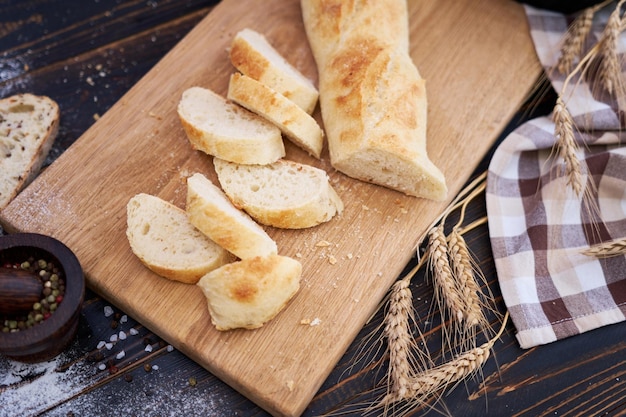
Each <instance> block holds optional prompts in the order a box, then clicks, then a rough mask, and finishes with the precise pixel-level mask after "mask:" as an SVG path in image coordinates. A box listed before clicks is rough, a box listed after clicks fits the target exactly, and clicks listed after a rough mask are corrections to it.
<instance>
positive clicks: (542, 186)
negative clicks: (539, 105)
mask: <svg viewBox="0 0 626 417" xmlns="http://www.w3.org/2000/svg"><path fill="white" fill-rule="evenodd" d="M608 14H609V13H608V12H606V13H605V12H602V13H599V14H598V15H596V18H595V20H594V35H592V37H590V39H589V42H588V45H587V46H591V45H593V44H595V43H596V42H597V40H598V39H599V34H600V33H601V31H602V29H603V28H604V26H605V24H606V21H607V20H608ZM526 16H527V19H528V21H529V23H530V28H531V35H532V38H533V41H534V43H535V49H536V51H537V55H538V56H539V59H540V61H541V63H542V64H543V66H544V68H545V72H546V74H547V75H548V76H549V78H550V81H551V82H552V85H553V87H554V88H555V90H556V91H557V92H559V91H561V88H562V86H563V80H564V76H562V75H560V74H558V73H557V71H553V70H552V69H551V68H552V67H553V66H554V65H555V63H556V62H557V58H558V55H559V52H558V51H559V46H560V45H559V43H560V41H561V39H562V36H563V35H564V33H565V31H566V29H567V25H568V23H570V22H571V17H572V16H564V15H561V14H558V13H554V12H548V11H544V10H539V9H535V8H531V7H528V6H527V7H526ZM620 41H622V45H621V46H620V52H624V51H626V39H621V40H620ZM625 79H626V78H625ZM574 83H576V81H574ZM592 84H593V83H592V81H590V80H587V81H586V82H585V81H580V83H579V84H577V85H576V87H575V89H574V90H573V91H574V93H573V95H572V96H571V97H570V96H569V95H568V96H567V97H566V98H565V100H566V103H567V108H568V110H569V112H570V113H571V114H572V116H573V118H574V123H575V125H576V127H577V129H578V132H577V133H576V140H577V141H578V143H579V144H580V152H579V159H584V160H585V161H586V164H583V165H586V166H585V167H584V168H583V169H584V171H583V178H584V181H587V182H588V183H589V184H593V186H594V187H595V188H596V192H594V193H593V195H592V197H591V199H583V198H582V196H581V197H578V196H577V195H576V194H575V193H574V192H573V191H572V190H571V188H570V187H568V186H567V179H566V178H565V176H564V175H563V174H562V170H563V165H562V161H561V160H559V159H558V158H557V157H556V156H555V155H554V153H553V152H552V147H553V145H554V143H555V136H554V123H553V122H552V119H551V117H540V118H537V119H534V120H531V121H528V122H526V123H525V124H523V125H522V126H520V127H519V128H518V129H516V130H515V131H513V132H512V133H511V134H510V135H508V136H507V137H506V138H505V140H504V141H503V142H502V144H501V145H500V146H498V148H497V149H496V151H495V153H494V156H493V159H492V161H491V163H490V166H489V172H488V178H487V196H486V199H487V214H488V218H489V232H490V236H491V243H492V248H493V256H494V259H495V263H496V271H497V274H498V280H499V283H500V286H501V289H502V294H503V297H504V301H505V303H506V305H507V308H508V310H509V312H510V315H511V319H512V320H513V323H514V325H515V327H516V330H517V339H518V342H519V344H520V346H521V347H522V348H529V347H533V346H537V345H541V344H546V343H550V342H554V341H556V340H559V339H563V338H566V337H569V336H573V335H576V334H580V333H583V332H586V331H589V330H592V329H595V328H598V327H601V326H605V325H609V324H614V323H617V322H620V321H623V320H624V319H625V315H626V257H625V256H616V257H611V258H606V259H598V258H596V257H592V256H587V255H584V254H582V253H581V250H583V249H585V248H588V247H589V246H590V245H592V244H595V243H599V242H604V241H610V240H612V239H617V238H622V237H625V236H626V147H621V146H620V143H626V134H624V133H621V132H620V131H619V130H620V128H623V127H624V125H623V120H622V122H620V117H619V112H618V111H617V105H616V103H614V102H612V101H611V100H610V99H609V98H608V96H607V95H606V93H604V95H602V96H601V95H600V93H601V91H600V90H601V88H595V89H594V88H591V85H592ZM570 85H572V84H570ZM568 91H572V89H571V88H570V89H569V90H568ZM624 100H625V101H626V97H624ZM589 201H590V202H591V204H588V203H587V202H589ZM622 330H623V329H622Z"/></svg>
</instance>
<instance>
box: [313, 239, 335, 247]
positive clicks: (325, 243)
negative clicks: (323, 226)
mask: <svg viewBox="0 0 626 417" xmlns="http://www.w3.org/2000/svg"><path fill="white" fill-rule="evenodd" d="M330 245H332V243H330V242H329V241H327V240H320V241H319V242H317V243H316V244H315V246H317V247H318V248H327V247H328V246H330Z"/></svg>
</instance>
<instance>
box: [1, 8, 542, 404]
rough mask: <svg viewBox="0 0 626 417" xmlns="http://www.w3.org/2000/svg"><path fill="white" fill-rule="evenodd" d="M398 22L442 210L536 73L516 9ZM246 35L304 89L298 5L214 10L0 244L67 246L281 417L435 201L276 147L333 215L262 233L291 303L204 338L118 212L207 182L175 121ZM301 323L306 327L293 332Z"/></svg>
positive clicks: (6, 218) (37, 186)
mask: <svg viewBox="0 0 626 417" xmlns="http://www.w3.org/2000/svg"><path fill="white" fill-rule="evenodd" d="M409 8H410V27H411V36H412V38H411V48H412V49H411V53H412V56H413V58H414V60H415V62H416V64H417V66H418V68H419V70H420V72H421V73H422V75H423V76H424V78H426V80H427V91H428V98H429V112H428V117H429V125H428V135H429V138H428V151H429V155H430V157H431V159H432V160H433V161H434V162H435V163H436V164H437V165H438V166H439V167H441V169H442V170H443V172H444V173H445V175H446V177H447V181H448V186H449V190H450V193H449V200H451V199H452V198H453V197H454V195H455V194H456V193H457V192H458V191H459V190H460V188H461V187H462V185H463V183H464V182H465V181H466V180H467V178H468V177H469V175H470V174H471V173H472V171H473V170H474V168H475V167H476V165H477V164H478V162H479V161H480V160H481V158H482V157H483V156H484V154H485V153H486V152H487V150H488V149H489V148H490V147H491V145H492V144H493V142H494V140H495V139H496V138H497V136H498V134H499V133H500V132H501V131H502V129H503V127H504V126H505V125H506V123H507V122H508V121H509V119H510V118H511V116H512V115H513V113H514V111H515V110H516V109H517V107H518V106H519V105H520V103H521V102H522V101H523V100H524V99H525V97H526V96H527V93H528V92H529V90H530V89H531V87H532V86H533V85H534V83H535V81H536V79H537V77H538V75H539V74H540V71H541V69H540V67H539V64H538V62H537V59H536V56H535V53H534V49H533V45H532V42H531V39H530V36H529V32H528V27H527V23H526V18H525V15H524V12H523V9H522V7H521V6H520V5H519V4H517V3H515V2H512V1H510V0H441V1H437V2H434V1H409ZM244 27H250V28H253V29H255V30H257V31H259V32H261V33H263V34H265V35H266V36H267V38H268V39H269V41H270V42H271V43H272V44H273V45H274V46H275V47H276V48H277V49H278V50H279V51H280V52H282V53H283V54H284V55H285V56H286V57H287V58H288V60H289V61H291V62H292V64H294V65H295V66H296V67H298V68H299V69H300V70H301V71H302V72H303V73H305V74H306V75H307V76H309V77H311V78H312V79H316V78H317V73H316V68H315V65H314V61H313V59H312V57H311V53H310V50H309V47H308V44H307V40H306V37H305V34H304V30H303V25H302V21H301V16H300V8H299V2H298V1H297V0H264V1H258V0H223V1H222V2H221V3H220V4H219V5H218V6H217V7H216V8H215V9H214V11H212V12H211V13H210V14H209V15H208V16H207V17H206V18H205V19H204V20H203V21H202V22H201V23H200V24H198V26H197V27H196V28H195V29H194V30H193V31H192V32H190V33H189V34H188V35H187V36H186V37H185V38H184V39H183V40H182V41H181V42H180V43H179V44H178V45H177V46H176V47H175V48H174V49H173V50H172V51H171V52H170V53H169V54H168V55H166V56H165V57H164V59H163V60H162V61H161V62H159V63H158V64H157V65H156V66H155V67H154V68H153V69H152V70H151V71H150V72H149V73H148V74H147V75H146V76H145V77H144V78H143V79H142V80H141V81H140V82H139V83H138V84H137V85H136V86H135V87H134V88H132V89H131V90H130V91H129V92H128V93H127V94H126V95H125V96H124V97H123V98H122V99H121V100H120V101H119V102H118V103H117V104H116V105H115V106H114V107H113V108H112V109H111V110H110V111H108V112H107V113H106V114H105V115H104V116H103V117H102V118H101V119H100V120H98V121H97V122H96V123H95V124H94V126H93V127H92V128H90V129H89V130H88V131H87V132H85V134H84V135H83V136H82V137H81V138H80V139H79V140H78V141H77V142H76V143H75V144H74V145H73V146H72V147H71V148H70V149H69V150H67V151H66V152H65V153H64V154H63V155H62V156H61V157H60V158H59V159H58V160H57V161H56V162H55V163H54V164H53V165H52V166H51V167H49V168H48V169H47V170H45V172H43V174H42V175H40V176H39V178H38V179H37V180H36V181H35V182H34V183H33V184H31V185H30V186H29V187H28V188H27V189H26V190H25V191H23V192H22V193H21V194H20V195H19V196H18V197H17V198H16V199H15V200H14V201H13V202H12V203H11V204H10V205H9V206H8V207H7V208H6V209H5V210H4V211H3V212H2V213H1V216H0V220H1V221H2V224H3V227H5V229H6V230H8V231H10V232H18V231H24V232H38V233H44V234H48V235H52V236H55V237H57V238H58V239H60V240H61V241H63V242H65V244H67V245H68V246H69V247H70V248H71V249H72V250H74V251H75V253H76V254H77V256H78V257H79V259H80V261H81V263H82V265H83V267H84V270H85V274H86V277H87V280H88V284H89V285H90V286H91V288H92V289H94V290H95V291H97V292H98V293H100V294H101V295H102V296H104V297H105V298H107V299H108V300H110V301H111V302H112V303H114V304H116V305H117V306H118V307H120V308H121V309H123V310H125V311H126V312H128V313H129V314H131V315H132V316H134V317H135V318H136V319H138V320H139V321H140V322H141V323H142V324H144V325H145V326H147V327H148V328H150V329H151V330H152V331H153V332H155V333H157V334H159V335H160V336H161V337H163V338H164V339H166V340H167V341H168V342H170V343H172V345H174V346H175V347H176V348H178V349H179V350H181V351H182V352H184V353H185V354H187V355H188V356H190V357H191V358H192V359H194V360H195V361H197V362H198V363H199V364H201V365H202V366H204V367H206V368H207V369H208V370H209V371H211V372H213V373H214V374H216V375H217V376H218V377H220V378H222V379H223V380H224V381H225V382H227V383H228V384H230V385H232V386H233V387H234V388H235V389H237V390H239V391H240V392H241V393H242V394H244V395H246V396H247V397H249V398H250V399H251V400H252V401H254V402H256V403H257V404H258V405H259V406H261V407H263V408H265V409H266V410H268V411H269V412H270V413H272V414H274V415H276V416H295V415H299V414H301V413H302V412H303V410H304V409H305V408H306V406H307V404H308V403H309V402H310V400H311V399H312V397H313V395H314V394H315V393H316V392H317V390H318V389H319V387H320V385H321V384H322V382H323V381H324V380H325V378H326V377H327V376H328V374H329V373H330V371H331V370H332V368H333V367H334V365H335V364H336V362H337V361H338V360H339V359H340V357H341V356H342V354H343V353H344V352H345V350H346V349H347V347H348V346H349V344H350V343H351V342H352V340H353V338H354V337H355V335H356V334H357V333H358V331H359V330H360V329H361V328H362V326H363V324H364V323H365V321H366V320H367V319H368V318H369V317H370V315H371V314H372V313H373V311H375V309H376V308H377V306H378V305H379V303H380V301H381V299H382V298H383V297H384V295H385V293H386V291H387V289H388V288H389V287H390V285H391V284H392V283H393V282H394V280H395V279H396V278H397V277H398V275H399V274H400V272H401V271H402V269H403V267H404V266H405V265H406V263H407V262H408V260H409V259H410V257H411V256H412V255H413V253H414V250H415V246H416V243H417V242H418V240H419V238H420V237H421V235H422V234H423V233H424V232H425V231H426V228H427V227H428V225H429V224H430V223H431V222H432V221H433V220H434V219H435V218H436V217H437V216H438V215H439V214H440V213H441V212H442V210H443V209H444V207H445V206H446V205H447V203H448V202H449V200H448V201H446V202H443V203H434V202H430V201H425V200H421V199H416V198H412V197H407V196H404V195H402V194H400V193H397V192H394V191H390V190H387V189H384V188H381V187H377V186H373V185H369V184H364V183H361V182H358V181H355V180H352V179H350V178H347V177H345V176H343V175H342V174H340V173H337V172H335V171H333V170H332V169H331V167H330V164H329V161H328V154H327V153H324V155H323V158H322V160H321V161H316V160H313V159H311V158H309V157H308V156H307V155H305V154H304V153H303V152H300V151H299V150H297V149H295V148H294V147H293V146H290V145H289V143H287V149H288V150H287V158H290V159H295V160H299V161H304V162H309V163H311V164H313V165H316V166H319V167H322V168H324V169H326V170H327V171H328V172H329V174H330V176H331V179H332V181H333V184H334V186H335V188H336V189H337V191H338V192H339V194H340V196H341V198H342V199H343V201H344V203H345V206H346V208H345V211H344V213H343V214H342V215H341V216H339V217H337V218H335V219H333V220H332V221H331V222H329V223H327V224H324V225H321V226H319V227H316V228H313V229H310V230H304V231H285V230H276V229H268V232H269V233H270V235H271V236H272V237H274V238H275V239H276V240H277V242H278V246H279V252H280V253H281V254H283V255H289V256H292V257H295V258H297V259H299V260H300V261H301V262H302V264H303V268H304V273H303V279H302V288H301V291H300V292H299V293H298V295H297V296H296V297H295V299H293V300H292V302H291V303H290V304H289V305H288V307H287V308H286V309H285V310H284V311H283V312H282V313H281V314H280V315H279V316H278V317H277V318H276V319H275V320H273V321H272V322H271V323H269V324H267V325H266V326H265V327H263V328H261V329H258V330H254V331H244V330H241V331H230V332H218V331H216V330H215V329H214V328H213V327H212V325H211V323H210V317H209V314H208V311H207V308H206V303H205V299H204V298H203V296H202V294H201V291H200V290H199V289H198V288H197V287H195V286H190V285H184V284H179V283H174V282H170V281H167V280H165V279H162V278H160V277H158V276H156V275H154V274H153V273H151V272H150V271H148V270H147V269H146V268H144V267H143V266H142V265H141V264H140V263H139V261H138V260H137V259H136V258H135V257H134V256H133V254H132V253H131V251H130V249H129V246H128V242H127V240H126V237H125V227H126V223H125V221H126V211H125V210H126V203H127V201H128V200H129V199H130V198H131V197H132V196H133V195H135V194H137V193H140V192H145V193H151V194H154V195H158V196H160V197H162V198H164V199H166V200H169V201H172V202H173V203H175V204H177V205H179V206H180V207H184V200H185V193H186V189H185V178H186V177H187V176H188V175H190V174H192V173H194V172H202V173H204V174H206V175H207V176H209V178H211V179H213V180H216V176H215V174H214V172H213V168H212V163H211V159H210V158H209V157H207V156H206V155H204V154H201V153H200V152H196V151H193V150H192V149H191V147H190V145H189V143H188V141H187V139H186V137H185V135H184V133H183V130H182V128H181V125H180V123H179V121H178V118H177V115H176V106H177V103H178V100H179V98H180V96H181V93H182V92H183V91H184V90H185V89H186V88H188V87H191V86H194V85H200V86H204V87H208V88H211V89H213V90H215V91H216V92H218V93H221V94H225V93H226V90H227V83H228V78H229V76H230V74H231V73H232V72H233V70H234V68H233V67H232V66H231V64H230V62H229V60H228V57H227V52H226V48H227V47H228V45H229V43H230V41H231V39H232V37H233V35H234V34H235V33H236V32H237V31H238V30H240V29H242V28H244ZM316 117H317V118H318V120H319V111H318V112H317V113H316ZM308 322H313V323H318V324H317V325H314V326H313V325H308V324H303V323H308ZM372 383H374V381H372Z"/></svg>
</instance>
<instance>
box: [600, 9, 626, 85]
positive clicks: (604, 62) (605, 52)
mask: <svg viewBox="0 0 626 417" xmlns="http://www.w3.org/2000/svg"><path fill="white" fill-rule="evenodd" d="M623 4H624V0H620V1H619V2H618V3H617V6H616V7H615V10H613V12H612V13H611V15H610V16H609V20H608V22H607V24H606V27H605V28H604V31H603V32H602V38H601V40H600V45H601V46H600V54H601V56H602V59H601V60H600V68H599V76H600V82H601V83H602V86H603V87H604V89H605V90H606V91H607V92H608V93H609V94H615V95H616V96H620V97H621V96H622V95H623V93H624V84H623V82H622V66H621V63H620V60H619V55H618V53H617V51H618V46H619V34H620V32H621V30H622V18H621V8H622V5H623Z"/></svg>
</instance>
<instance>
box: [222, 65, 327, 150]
mask: <svg viewBox="0 0 626 417" xmlns="http://www.w3.org/2000/svg"><path fill="white" fill-rule="evenodd" d="M228 99H229V100H232V101H234V102H235V103H237V104H239V105H240V106H242V107H245V108H246V109H248V110H250V111H252V112H254V113H256V114H258V115H259V116H261V117H263V118H265V119H267V120H268V121H269V122H271V123H273V124H274V125H276V126H277V127H278V128H279V129H280V131H281V132H282V133H284V134H285V136H287V138H288V139H290V140H291V141H292V142H293V143H294V144H295V145H297V146H299V147H300V148H302V149H304V150H305V151H307V152H308V153H309V154H310V155H312V156H314V157H316V158H317V159H319V158H320V155H321V153H322V147H323V144H324V133H323V132H322V128H320V126H319V125H318V124H317V122H316V121H315V119H314V118H313V117H312V116H311V115H309V114H308V113H306V112H305V111H304V110H302V109H301V108H300V107H298V106H297V105H296V104H295V103H294V102H293V101H291V100H289V99H288V98H286V97H285V96H283V95H281V94H279V93H277V92H276V91H274V90H272V89H271V88H270V87H268V86H266V85H265V84H263V83H261V82H259V81H256V80H255V79H253V78H250V77H248V76H246V75H242V74H240V73H238V72H237V73H234V74H233V75H231V77H230V83H229V85H228Z"/></svg>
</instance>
